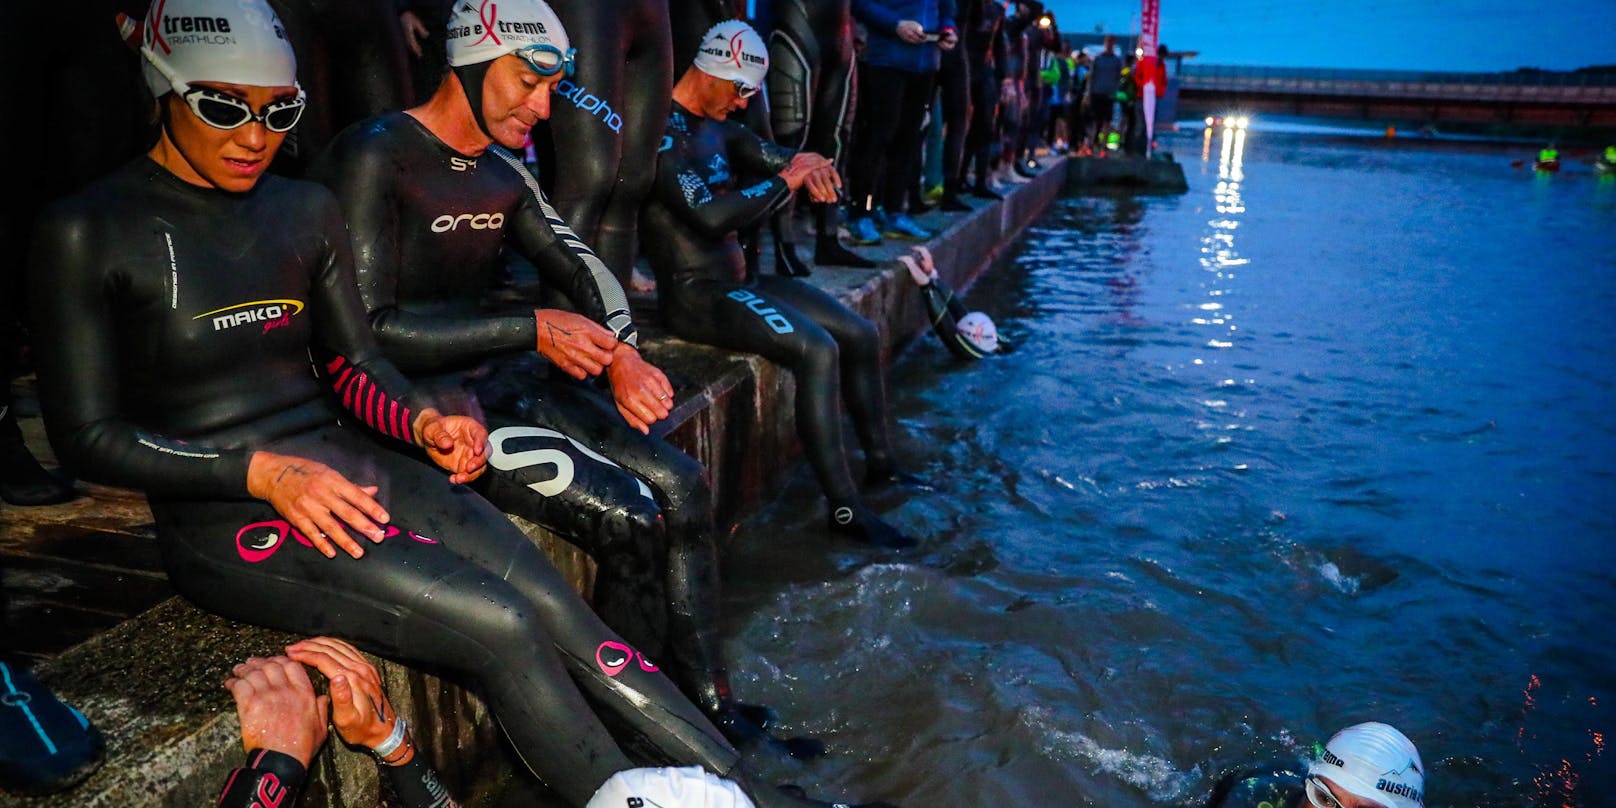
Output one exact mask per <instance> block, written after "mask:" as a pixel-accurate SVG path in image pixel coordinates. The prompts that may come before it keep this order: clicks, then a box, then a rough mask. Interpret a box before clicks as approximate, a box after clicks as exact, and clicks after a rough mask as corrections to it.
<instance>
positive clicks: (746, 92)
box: [730, 79, 762, 98]
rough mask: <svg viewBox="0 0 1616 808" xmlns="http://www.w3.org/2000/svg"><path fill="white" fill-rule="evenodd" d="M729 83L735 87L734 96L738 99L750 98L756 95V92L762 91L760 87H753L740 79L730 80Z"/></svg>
mask: <svg viewBox="0 0 1616 808" xmlns="http://www.w3.org/2000/svg"><path fill="white" fill-rule="evenodd" d="M730 83H731V84H733V85H735V95H736V96H738V97H740V98H751V97H752V96H754V95H757V93H758V90H760V89H762V88H761V87H753V86H752V85H750V84H747V83H746V82H744V81H741V80H740V79H732V80H731V81H730Z"/></svg>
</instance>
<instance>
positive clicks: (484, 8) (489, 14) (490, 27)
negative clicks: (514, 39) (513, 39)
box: [471, 0, 505, 47]
mask: <svg viewBox="0 0 1616 808" xmlns="http://www.w3.org/2000/svg"><path fill="white" fill-rule="evenodd" d="M477 16H478V17H479V18H480V19H481V20H482V21H483V39H492V40H494V44H495V45H504V44H505V43H504V42H501V41H499V34H496V33H494V28H495V27H496V26H498V25H499V4H498V3H496V2H494V0H483V4H482V5H481V6H478V7H477ZM483 39H479V40H477V41H476V42H473V43H471V44H472V46H473V47H475V46H477V45H481V44H483Z"/></svg>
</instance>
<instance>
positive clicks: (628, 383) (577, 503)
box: [315, 0, 822, 756]
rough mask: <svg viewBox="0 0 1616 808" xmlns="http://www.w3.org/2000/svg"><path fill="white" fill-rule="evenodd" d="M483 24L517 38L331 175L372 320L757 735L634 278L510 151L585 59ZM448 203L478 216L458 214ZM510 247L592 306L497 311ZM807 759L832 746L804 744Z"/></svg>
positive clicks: (714, 695)
mask: <svg viewBox="0 0 1616 808" xmlns="http://www.w3.org/2000/svg"><path fill="white" fill-rule="evenodd" d="M480 14H490V15H493V19H494V21H495V22H498V23H500V24H502V25H505V26H507V27H509V28H510V29H511V31H510V33H508V34H507V35H505V36H504V37H503V38H502V39H501V40H499V41H498V42H495V41H494V40H492V39H483V40H476V39H475V38H473V37H456V38H453V39H451V40H450V41H449V46H448V60H449V67H448V71H447V75H446V76H445V77H444V80H443V82H442V83H441V84H440V85H438V89H437V92H436V94H435V95H433V96H432V98H431V99H429V100H428V101H427V102H426V103H425V104H422V105H421V106H418V107H415V108H412V109H410V110H408V111H405V112H395V113H390V114H386V115H382V116H379V117H376V118H372V119H369V120H366V121H361V122H359V123H357V124H355V125H353V126H351V127H349V128H348V129H347V130H345V131H344V132H342V133H341V134H340V135H338V137H337V138H336V140H335V141H334V142H333V143H332V146H331V148H330V149H329V150H328V151H327V153H326V154H324V155H323V156H322V157H321V159H320V160H319V161H318V163H317V164H316V167H315V168H316V171H315V173H316V175H317V178H319V179H320V180H321V181H323V182H324V183H325V184H326V185H328V186H330V187H331V189H332V190H333V191H335V192H336V194H337V198H338V201H339V202H340V203H341V205H342V210H343V216H344V218H345V219H346V221H347V222H348V229H349V232H350V233H351V234H352V235H353V240H354V263H355V269H356V275H357V277H358V280H359V292H360V297H361V298H362V299H363V300H364V303H365V308H366V310H367V312H368V315H369V320H370V325H371V329H372V330H373V331H374V333H375V335H376V340H377V342H378V343H379V344H380V345H381V347H382V350H383V352H384V353H385V354H386V355H387V357H388V358H389V359H390V360H391V361H392V362H393V363H394V364H395V365H396V366H397V367H398V368H399V369H401V370H403V371H404V372H405V374H406V375H407V376H408V377H409V378H410V379H411V380H412V381H413V382H415V383H417V384H420V385H423V386H428V387H431V388H432V389H433V390H435V391H436V392H437V394H438V398H439V399H441V400H445V401H447V400H457V401H464V402H466V404H465V407H466V408H467V411H468V412H477V413H481V414H482V415H483V417H486V418H487V420H488V423H489V425H490V426H491V427H492V429H491V431H490V433H489V441H490V444H491V454H490V461H489V462H490V466H491V467H492V468H490V470H489V473H487V474H486V475H484V476H483V477H482V478H481V479H479V480H478V481H477V482H476V483H475V484H474V485H475V487H476V490H477V491H478V492H479V493H481V494H482V495H483V496H485V497H487V498H488V500H489V501H491V502H493V503H494V504H495V505H496V506H498V507H499V508H500V509H501V510H503V511H505V512H507V513H512V514H516V515H518V516H520V517H522V518H524V519H527V520H529V521H532V522H534V523H536V524H538V525H541V526H543V527H545V528H546V529H549V530H551V531H554V532H555V533H556V534H558V535H559V536H561V537H562V538H563V539H565V540H567V541H569V542H571V543H573V544H575V545H577V546H578V547H579V548H580V549H582V550H584V551H585V552H587V553H589V554H590V556H591V557H593V558H594V559H595V561H596V563H597V572H596V577H595V584H594V594H595V606H596V610H597V611H598V612H599V613H600V615H601V618H602V619H603V620H604V621H605V622H606V624H607V625H608V626H611V627H612V628H613V629H614V630H615V631H617V632H618V633H620V634H622V635H623V637H624V638H625V639H627V640H628V641H629V643H630V644H631V645H633V646H634V647H635V648H636V649H638V650H640V651H642V652H644V653H646V654H647V655H649V656H651V657H652V658H654V659H656V660H658V663H659V664H660V665H661V666H662V668H663V671H664V672H665V673H666V674H667V675H668V676H669V678H671V679H673V680H674V681H675V682H676V683H678V684H679V686H680V688H681V689H682V690H684V692H685V693H686V694H687V695H689V696H690V697H691V698H692V699H694V700H695V701H696V703H697V705H698V706H700V707H701V708H702V710H703V711H704V712H705V713H706V714H707V716H708V718H710V719H712V720H713V721H714V722H715V723H717V724H718V726H719V728H720V729H723V730H724V731H725V734H726V735H727V736H729V738H730V739H731V740H732V741H735V742H737V743H739V742H741V741H751V740H755V739H758V738H759V737H760V733H761V732H762V726H761V725H764V724H767V723H770V722H771V721H773V720H774V716H773V714H772V711H770V710H768V709H767V708H763V707H759V706H754V705H742V704H738V703H736V702H735V700H734V699H733V698H732V696H731V690H730V682H729V674H728V666H727V665H726V664H725V663H724V660H723V653H722V650H721V648H720V646H719V638H718V626H719V624H720V618H719V607H718V603H719V584H718V550H717V545H716V541H715V538H714V534H715V533H716V529H715V527H714V523H713V519H714V517H713V501H712V492H711V491H710V490H709V488H708V486H707V483H706V473H705V470H704V469H702V467H701V465H700V464H699V463H697V462H696V461H695V460H692V459H691V458H690V457H689V456H688V455H686V454H684V453H683V452H680V451H679V450H678V449H675V448H674V447H673V446H672V445H670V444H669V443H668V442H667V441H665V440H662V439H660V438H653V437H650V435H649V433H650V429H651V426H652V425H653V424H655V423H656V422H658V421H660V420H662V419H664V418H666V417H667V416H668V413H669V412H670V411H671V408H672V406H673V387H672V386H671V385H670V384H669V383H668V379H667V377H666V376H665V375H664V374H663V373H662V371H661V370H659V369H657V368H656V367H655V366H654V365H652V364H651V363H649V362H647V361H645V359H644V358H642V357H641V356H640V352H639V349H638V345H639V332H638V329H637V328H636V326H635V324H634V320H633V318H632V316H631V313H630V310H629V303H628V296H627V295H626V294H625V293H624V291H623V288H622V286H621V285H620V283H619V281H618V277H619V276H618V275H614V274H613V273H612V271H611V270H610V269H609V268H608V267H607V266H606V265H605V264H604V263H603V262H602V261H601V260H600V259H599V258H598V257H597V256H596V254H595V253H594V252H593V251H592V250H591V249H590V248H589V247H588V246H587V245H585V244H584V242H583V241H582V240H581V239H580V238H579V237H578V236H577V235H576V234H574V233H573V231H572V230H571V229H570V228H569V227H568V226H567V224H566V222H565V221H563V220H562V218H561V216H560V214H559V213H557V211H556V210H555V208H553V207H552V206H551V205H550V204H549V202H548V201H547V200H546V199H545V196H544V194H543V192H542V191H541V190H540V188H539V184H538V183H537V182H536V181H535V178H534V177H533V176H532V175H531V174H530V173H529V172H528V169H527V167H526V166H524V165H523V164H522V162H521V160H520V159H519V158H518V157H517V156H516V155H515V154H513V153H512V152H511V151H510V149H518V148H520V147H521V145H522V143H523V142H524V141H525V140H526V138H527V137H528V134H529V130H530V129H531V128H532V126H533V125H534V124H535V123H537V122H538V121H541V120H545V119H547V118H548V117H549V114H550V103H551V99H552V98H553V96H552V95H551V91H552V90H553V89H554V88H555V87H556V85H557V84H558V82H560V81H562V80H563V79H565V78H567V77H569V76H571V75H573V64H574V60H575V59H576V58H577V56H576V48H574V47H573V46H572V43H571V40H570V38H569V36H568V33H567V29H566V27H565V26H564V25H563V23H562V21H561V20H560V18H559V17H557V15H556V14H555V11H554V10H553V9H552V8H551V7H550V6H549V5H548V4H547V3H545V2H543V0H505V2H501V3H500V4H499V7H498V8H497V9H493V10H489V11H481V10H479V9H478V8H477V7H475V6H471V5H465V4H462V5H459V6H457V7H456V8H455V11H454V14H453V17H452V18H451V20H450V29H451V30H463V29H466V28H469V27H471V26H474V25H478V24H482V23H481V22H480V21H482V22H486V20H483V17H481V16H479V15H480ZM507 57H508V58H507ZM560 145H561V146H562V147H563V148H564V147H565V145H566V144H560ZM588 156H589V155H587V154H586V155H585V157H588ZM445 210H451V211H467V212H475V215H472V214H470V213H466V214H461V215H462V216H464V221H461V220H456V221H448V220H450V219H453V218H455V217H454V216H453V215H450V214H445V213H444V211H445ZM445 222H448V223H447V224H445ZM507 249H511V250H514V251H515V252H517V253H518V254H520V255H522V256H523V257H525V258H526V259H527V260H528V261H530V262H531V263H532V264H533V266H534V267H535V268H537V269H538V271H539V273H540V276H541V278H542V279H543V281H544V282H545V283H546V284H547V285H549V286H550V287H551V288H553V289H555V290H558V291H559V292H561V293H562V294H564V295H565V296H566V298H567V299H568V300H570V301H571V302H572V303H573V305H575V306H577V307H578V308H579V310H580V311H582V312H583V314H582V315H579V314H574V313H573V312H570V311H564V310H560V309H550V308H545V309H538V310H533V309H525V310H522V311H519V312H515V313H505V312H490V311H488V310H486V309H485V308H484V307H483V305H482V303H483V298H484V295H485V294H487V293H488V292H489V291H491V290H492V289H493V288H494V287H496V286H497V285H498V282H499V278H500V276H501V274H502V272H503V271H504V268H505V250H507ZM449 277H452V278H453V281H452V282H446V280H445V278H449ZM541 356H542V360H541ZM545 360H547V361H545ZM552 365H553V366H554V368H555V369H559V370H560V371H562V372H563V373H564V374H566V375H567V376H571V377H572V378H571V379H568V378H565V377H564V376H562V375H561V374H557V373H554V372H552V370H551V366H552ZM594 376H603V377H604V379H605V380H606V381H609V383H610V385H611V387H610V391H611V394H610V395H609V396H607V395H601V393H600V391H599V388H598V387H596V386H595V385H592V384H591V385H585V384H579V383H576V382H575V381H573V380H574V379H584V378H589V377H594ZM446 406H447V405H446ZM789 748H790V749H792V750H793V751H794V752H796V753H797V754H802V755H808V756H812V755H814V754H816V753H818V752H820V751H822V749H821V748H820V747H819V746H818V745H817V744H816V743H815V742H809V741H806V740H802V741H799V742H797V743H794V744H791V745H790V747H789Z"/></svg>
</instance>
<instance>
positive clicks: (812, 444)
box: [644, 103, 902, 543]
mask: <svg viewBox="0 0 1616 808" xmlns="http://www.w3.org/2000/svg"><path fill="white" fill-rule="evenodd" d="M794 154H795V152H793V151H792V150H790V149H787V148H784V147H781V146H778V145H775V144H773V143H769V142H767V141H765V140H763V139H762V138H759V137H758V136H757V135H756V134H754V133H753V132H751V131H750V130H748V129H747V128H746V127H745V126H743V125H741V124H740V123H737V122H734V121H714V120H710V119H707V118H702V117H699V116H696V115H694V114H692V113H691V112H689V111H688V110H686V109H685V108H684V107H682V106H680V105H679V104H678V103H675V104H674V106H673V112H672V113H671V114H670V115H669V116H668V130H667V135H666V136H665V137H664V138H663V141H662V152H661V155H660V159H659V162H658V165H657V178H656V183H655V184H654V185H653V187H652V194H651V201H650V203H649V204H648V205H647V206H646V209H645V219H644V224H645V227H646V233H647V236H649V237H650V238H651V239H653V240H654V242H655V243H656V244H658V245H659V247H658V249H656V250H653V251H651V252H650V253H649V254H648V257H649V258H650V261H651V268H652V269H654V270H655V271H656V276H657V294H658V297H659V298H660V302H661V309H662V316H663V319H664V320H665V321H666V323H667V325H668V327H669V328H670V329H671V330H672V331H673V332H674V333H675V334H677V335H679V336H680V337H683V338H685V339H689V340H693V341H696V342H704V343H707V344H710V345H717V346H720V347H723V348H729V349H732V350H737V351H746V352H748V353H756V354H761V355H762V356H764V357H765V358H767V359H769V360H771V361H774V362H777V363H779V364H781V365H784V366H785V367H786V368H788V369H790V370H791V372H792V374H793V376H795V378H796V382H797V401H796V415H797V429H798V432H799V434H800V435H801V437H802V444H803V450H804V451H805V452H806V453H807V455H808V461H809V463H810V464H811V465H812V466H813V469H814V473H815V475H816V476H817V477H818V479H819V483H820V485H821V486H823V487H824V489H825V493H826V495H827V496H828V497H829V498H830V503H831V508H832V520H833V521H832V524H833V526H834V527H836V528H837V529H840V530H844V531H847V532H850V533H853V534H855V535H861V534H862V535H863V536H864V537H865V538H868V539H870V540H872V541H877V542H882V543H887V542H898V541H901V540H902V537H899V536H897V535H896V534H895V533H894V532H892V531H891V528H890V527H887V526H886V525H885V524H884V523H880V522H879V520H878V519H876V518H875V517H874V515H873V514H871V513H869V512H868V511H867V510H866V509H865V508H864V506H863V505H862V504H861V503H860V502H859V499H858V487H857V486H856V485H855V483H854V482H853V476H852V474H851V472H850V471H849V469H848V460H847V452H846V449H845V448H844V447H843V444H842V430H841V419H840V415H841V406H840V404H841V401H842V398H843V396H842V395H841V393H842V392H843V388H844V386H845V393H846V401H847V407H848V410H849V412H850V413H851V414H852V416H853V423H854V427H855V428H856V430H857V432H858V436H859V442H860V443H861V444H863V446H864V453H865V460H866V467H867V473H868V476H869V477H870V478H872V479H879V478H887V477H890V475H891V474H892V473H893V471H894V460H893V455H892V449H891V442H890V439H889V437H888V435H887V429H886V391H885V390H884V389H883V386H882V378H881V355H880V337H879V335H878V333H877V332H876V329H875V326H874V325H873V324H871V323H870V321H868V320H866V319H864V318H863V317H860V316H859V315H858V314H856V313H854V312H852V311H851V310H849V309H848V308H847V307H846V306H845V305H843V304H842V303H841V302H840V301H838V300H837V299H836V298H834V297H832V296H830V295H829V294H826V293H825V292H823V291H821V290H820V289H818V288H817V287H814V286H812V285H810V284H808V283H805V282H803V281H799V280H796V279H793V278H780V277H757V278H754V279H752V280H751V281H750V282H748V281H747V280H746V267H745V261H744V259H743V257H742V255H741V248H740V244H739V243H738V242H737V240H736V237H735V232H736V231H737V230H739V229H741V228H743V227H746V226H748V225H750V224H753V223H755V222H758V221H761V220H762V219H763V218H764V217H766V216H768V215H769V214H771V213H773V212H774V211H775V210H776V209H777V208H778V207H779V206H780V205H782V204H784V202H785V200H786V199H787V197H789V196H790V194H791V190H790V188H789V186H787V185H786V182H785V180H784V179H782V178H780V177H779V176H778V172H779V171H781V170H782V169H783V168H785V167H786V166H787V165H788V164H789V163H790V161H791V158H792V156H793V155H794ZM743 174H744V175H746V176H747V177H749V178H751V180H743V178H742V176H741V175H743ZM749 181H750V184H748V182H749Z"/></svg>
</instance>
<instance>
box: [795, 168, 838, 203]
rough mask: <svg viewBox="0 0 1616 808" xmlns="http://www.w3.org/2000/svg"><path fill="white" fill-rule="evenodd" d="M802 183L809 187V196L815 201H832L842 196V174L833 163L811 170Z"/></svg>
mask: <svg viewBox="0 0 1616 808" xmlns="http://www.w3.org/2000/svg"><path fill="white" fill-rule="evenodd" d="M802 184H803V186H804V187H806V188H807V189H808V196H809V198H811V199H812V200H813V201H815V202H825V203H832V202H835V201H836V200H838V199H840V198H841V191H842V175H841V174H838V173H837V172H836V167H835V166H833V165H828V164H827V165H825V166H823V167H820V168H816V169H814V170H813V171H811V172H809V174H808V176H807V177H806V178H804V179H803V182H802Z"/></svg>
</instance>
